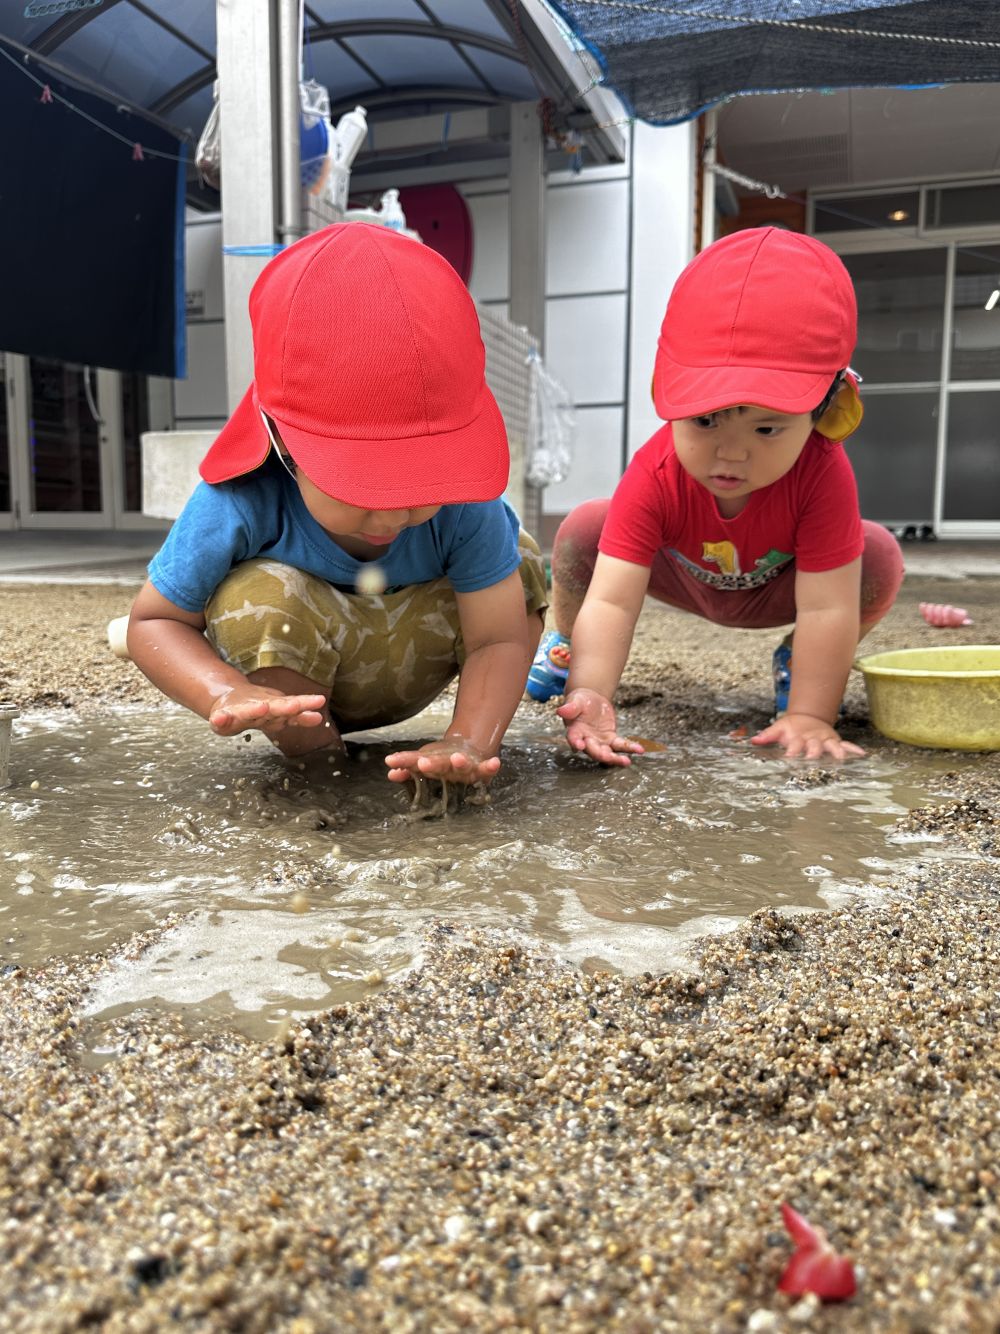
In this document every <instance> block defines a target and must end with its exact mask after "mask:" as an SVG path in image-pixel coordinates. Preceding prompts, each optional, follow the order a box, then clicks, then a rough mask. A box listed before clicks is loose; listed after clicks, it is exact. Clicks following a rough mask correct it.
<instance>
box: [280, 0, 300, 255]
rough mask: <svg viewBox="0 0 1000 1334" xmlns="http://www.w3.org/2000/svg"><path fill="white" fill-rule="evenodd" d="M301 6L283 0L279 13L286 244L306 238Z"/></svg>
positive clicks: (296, 0)
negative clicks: (301, 154) (301, 157)
mask: <svg viewBox="0 0 1000 1334" xmlns="http://www.w3.org/2000/svg"><path fill="white" fill-rule="evenodd" d="M300 15H301V6H300V4H299V0H279V11H278V84H279V99H278V106H279V129H278V140H279V147H280V162H281V225H280V229H279V234H280V236H281V240H282V241H283V242H284V244H285V245H291V243H292V242H293V241H297V240H298V239H299V237H300V236H302V235H304V230H303V227H302V178H301V162H300V160H299V118H300V115H301V102H300V98H299V80H300V78H301V77H302V73H301V69H302V57H301V49H302V48H301V31H300V27H299V24H300Z"/></svg>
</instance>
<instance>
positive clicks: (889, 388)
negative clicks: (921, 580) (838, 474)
mask: <svg viewBox="0 0 1000 1334" xmlns="http://www.w3.org/2000/svg"><path fill="white" fill-rule="evenodd" d="M841 259H843V261H844V263H845V265H846V266H847V269H848V272H849V273H850V275H851V277H852V279H853V280H854V287H855V291H856V292H857V297H858V346H857V349H856V351H855V354H854V356H853V357H852V359H851V364H852V365H853V367H854V369H855V370H857V371H858V372H859V374H860V375H861V376H862V377H863V381H864V383H863V384H862V388H861V398H862V401H863V403H864V405H865V415H864V418H863V420H862V422H861V425H860V427H859V428H858V430H857V431H856V432H855V433H854V435H852V436H850V437H849V438H848V440H847V442H846V448H847V452H848V454H849V455H850V459H851V463H852V464H853V465H854V472H855V475H856V476H857V479H858V492H859V495H860V499H861V512H862V514H864V516H865V518H866V519H874V520H875V521H876V522H880V523H887V524H890V525H896V524H907V523H922V524H927V525H930V524H932V523H933V521H934V518H935V474H936V469H937V459H938V451H939V443H938V440H939V424H940V412H941V406H940V405H941V378H942V369H941V354H942V340H943V313H944V306H945V292H946V290H947V274H948V262H947V261H948V251H947V248H946V247H943V246H942V247H934V248H932V249H919V250H907V249H899V250H888V251H880V252H878V253H875V254H872V253H862V254H842V255H841Z"/></svg>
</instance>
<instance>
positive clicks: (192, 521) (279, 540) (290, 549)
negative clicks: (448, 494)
mask: <svg viewBox="0 0 1000 1334" xmlns="http://www.w3.org/2000/svg"><path fill="white" fill-rule="evenodd" d="M518 529H519V523H518V518H517V515H516V514H515V513H514V511H513V510H512V509H511V508H510V506H509V505H508V504H507V503H506V502H505V501H503V500H489V501H486V502H485V503H482V504H470V505H445V506H443V507H442V508H441V509H440V510H438V512H437V514H435V515H434V517H433V518H432V519H428V520H427V522H426V523H421V524H418V525H417V526H416V527H415V528H404V529H403V531H402V532H401V533H400V534H399V536H398V537H397V538H396V539H395V540H394V541H393V542H392V543H391V544H390V545H389V546H388V547H386V549H385V551H384V552H383V553H382V554H381V555H380V556H379V557H378V560H377V561H359V560H356V559H355V558H354V557H353V556H349V555H348V554H347V552H346V551H343V550H342V549H341V548H340V547H339V546H338V545H337V543H336V541H335V540H334V539H333V538H332V537H331V536H330V535H329V533H327V532H325V531H324V529H323V528H321V527H320V525H319V524H318V523H317V522H316V520H315V519H314V518H313V517H312V515H311V514H310V513H309V511H308V510H307V509H306V506H305V502H304V501H303V499H302V496H301V494H300V492H299V488H298V487H297V486H296V484H295V481H294V479H293V478H292V477H291V476H290V475H289V474H288V472H287V471H286V470H285V469H284V468H283V467H282V466H281V464H280V463H279V462H278V461H277V459H275V458H273V456H272V457H270V458H268V459H267V461H266V462H265V463H264V464H262V465H261V467H259V468H257V469H255V470H254V472H252V473H248V474H247V476H245V477H239V478H236V479H235V480H234V481H232V482H218V483H216V484H214V485H209V484H208V483H207V482H199V483H198V485H197V487H196V488H195V490H194V493H193V494H192V496H191V499H190V500H189V501H188V502H187V504H186V505H185V506H184V508H183V510H182V511H181V513H180V514H179V515H178V516H177V519H176V520H175V522H174V525H173V527H172V528H171V529H170V532H169V533H168V534H167V537H166V541H165V542H164V543H163V546H162V547H161V548H160V550H159V551H158V552H157V553H156V555H155V556H154V557H153V559H152V560H151V561H150V563H149V578H150V581H151V582H152V584H153V586H154V588H156V590H157V592H159V593H162V594H163V596H164V597H165V598H167V599H168V600H169V601H170V602H172V603H173V604H174V606H176V607H180V608H181V609H182V610H184V611H191V612H200V611H203V610H204V608H205V603H206V602H207V601H208V599H209V598H210V597H211V596H212V594H213V593H214V592H215V590H216V588H217V587H218V586H219V584H220V583H221V582H222V580H223V579H224V578H225V577H226V575H227V574H228V573H229V571H230V570H231V569H232V568H233V566H234V565H239V564H240V563H241V562H242V561H245V560H251V559H252V558H253V557H254V556H262V557H266V558H267V559H269V560H276V561H281V562H282V563H283V564H285V565H293V566H295V567H296V568H297V569H299V570H304V571H306V573H308V574H315V575H318V576H319V578H320V579H325V580H326V581H327V583H329V584H333V585H334V586H335V587H337V588H339V589H341V590H342V591H343V592H345V593H353V592H355V589H356V585H357V580H358V572H359V571H360V570H362V569H363V568H364V567H365V566H371V565H374V564H377V565H378V566H379V568H380V569H381V570H382V572H383V574H384V576H385V580H386V588H387V590H388V591H393V590H396V589H400V588H405V587H406V586H408V585H410V584H425V583H429V582H430V581H431V580H432V579H440V578H441V577H442V576H445V577H447V578H448V580H449V582H450V583H451V585H452V587H453V588H454V589H455V591H456V592H458V593H475V592H477V591H478V590H479V589H481V588H490V587H491V586H492V585H493V584H498V583H499V582H500V580H501V579H506V578H507V576H508V575H509V574H511V573H512V572H513V571H514V570H516V569H517V567H518V566H519V565H520V563H521V558H520V555H519V554H518V550H517V535H518Z"/></svg>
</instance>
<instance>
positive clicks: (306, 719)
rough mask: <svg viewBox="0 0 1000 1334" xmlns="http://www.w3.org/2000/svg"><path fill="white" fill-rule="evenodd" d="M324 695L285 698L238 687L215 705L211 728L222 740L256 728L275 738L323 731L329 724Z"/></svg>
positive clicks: (259, 689)
mask: <svg viewBox="0 0 1000 1334" xmlns="http://www.w3.org/2000/svg"><path fill="white" fill-rule="evenodd" d="M325 707H326V698H325V696H323V695H285V694H282V692H281V691H280V690H273V689H271V688H270V687H269V686H261V685H254V684H253V683H252V682H250V681H247V683H246V684H245V685H242V686H235V687H234V688H233V689H232V690H228V691H226V693H225V694H224V695H220V696H219V698H218V699H217V700H216V701H215V703H214V704H213V705H212V710H211V712H210V713H209V715H208V722H209V726H210V727H211V728H212V731H213V732H215V733H217V734H218V735H219V736H235V735H236V734H237V732H242V731H245V730H246V728H248V727H251V728H252V727H255V728H257V730H258V731H260V732H263V733H264V734H265V735H266V736H269V737H272V738H273V737H275V736H277V735H278V733H279V732H283V731H284V730H285V729H286V728H288V727H319V725H320V724H321V723H322V722H324V721H325V713H324V710H325Z"/></svg>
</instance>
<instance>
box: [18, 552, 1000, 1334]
mask: <svg viewBox="0 0 1000 1334" xmlns="http://www.w3.org/2000/svg"><path fill="white" fill-rule="evenodd" d="M998 585H1000V580H994V579H986V578H982V579H971V580H967V581H965V582H964V583H962V584H961V585H956V584H954V583H947V582H941V583H935V582H933V581H930V580H908V581H907V584H906V585H905V586H904V593H903V596H902V597H901V599H900V602H899V603H898V605H897V607H896V608H895V609H894V610H893V612H892V613H891V615H890V616H889V617H888V618H887V620H886V621H885V622H884V623H883V625H882V626H880V627H879V628H878V629H877V630H876V631H875V632H874V633H873V635H872V636H871V637H870V641H869V642H870V647H871V648H872V649H876V648H880V647H900V646H903V645H916V644H923V643H927V644H930V643H941V642H950V643H958V642H966V643H971V642H979V643H982V642H994V643H996V642H1000V597H998V593H1000V587H998ZM0 595H2V598H3V606H4V617H3V624H2V627H0V699H6V700H12V701H14V702H16V703H18V704H20V705H21V706H22V707H25V708H30V707H34V706H38V707H44V708H53V707H56V708H58V707H65V708H67V709H68V710H73V711H79V712H86V711H88V710H92V709H95V708H103V707H105V705H106V703H107V702H108V701H111V702H113V703H121V702H126V701H142V700H148V701H150V702H151V703H152V702H155V700H156V699H157V696H156V694H155V692H154V691H153V690H152V689H151V688H150V687H148V686H147V685H146V684H145V683H144V682H143V681H142V679H141V678H140V677H139V676H138V674H137V673H136V672H135V671H134V669H133V668H132V667H131V666H130V665H129V664H122V663H119V662H116V661H115V660H113V659H112V658H111V657H110V656H109V655H108V653H107V651H106V648H105V646H104V641H103V626H104V623H105V622H106V621H107V619H108V618H109V617H110V616H112V615H116V614H119V613H120V612H122V611H124V610H126V609H127V604H128V600H129V595H128V593H127V591H125V590H122V589H120V588H106V587H104V588H102V587H73V586H64V587H45V586H33V587H32V586H16V585H15V586H7V587H4V588H3V590H2V594H0ZM921 599H928V600H935V601H960V602H962V603H963V604H964V605H966V606H967V607H968V608H969V610H970V612H971V614H972V615H973V616H974V617H975V620H976V624H975V625H974V626H973V627H970V628H967V629H962V630H951V631H943V630H932V629H930V628H929V627H927V626H925V625H924V623H923V622H922V621H921V620H920V618H919V616H918V614H917V610H916V604H917V602H918V601H919V600H921ZM776 637H777V636H776V635H775V634H774V633H766V634H765V633H761V632H747V631H744V632H734V631H719V630H716V629H714V628H713V627H710V626H707V625H704V624H702V623H700V622H697V621H694V620H691V619H687V618H684V617H681V616H679V615H676V614H674V613H671V612H666V611H663V610H660V609H653V608H651V609H650V610H649V611H648V612H647V613H645V614H644V617H643V620H642V622H641V625H640V630H639V634H638V637H637V641H636V645H635V648H634V651H633V655H632V658H631V660H630V663H629V666H628V668H627V671H626V676H625V679H624V682H623V686H622V690H621V693H620V701H621V703H622V704H623V705H624V706H625V708H624V714H623V724H624V726H625V727H626V728H627V729H628V731H630V732H633V733H638V734H641V735H645V736H656V737H662V738H665V739H667V740H669V737H670V735H672V734H676V733H678V732H681V731H687V732H690V731H698V730H700V729H702V728H708V727H711V728H712V731H713V733H716V732H717V730H718V714H717V713H716V707H717V705H718V703H719V702H720V700H723V699H724V700H726V701H727V702H729V703H731V704H733V705H734V706H736V707H737V709H738V711H739V712H738V715H737V718H736V719H735V720H734V721H739V720H741V719H742V720H743V721H745V722H747V723H748V724H749V725H751V726H753V727H756V726H757V725H759V724H760V723H762V722H763V721H764V720H765V718H766V715H767V711H768V707H769V688H768V680H767V676H768V667H769V660H770V652H771V648H772V647H773V644H774V642H775V640H776ZM848 706H849V713H848V722H847V726H846V728H845V734H846V735H848V736H850V737H851V738H852V739H855V740H858V741H859V742H860V743H861V744H863V745H865V746H868V747H870V748H872V749H875V748H878V749H880V750H882V751H888V752H891V751H892V748H893V747H892V743H889V742H886V741H884V740H882V739H881V738H879V737H877V736H876V735H875V734H874V733H873V732H872V731H871V730H870V729H869V728H868V726H867V714H866V706H865V700H864V694H863V689H862V687H861V685H860V681H859V680H858V681H855V682H853V683H852V685H851V688H850V691H849V695H848ZM526 707H529V708H532V707H534V708H539V707H541V706H530V705H529V706H526ZM801 775H802V781H804V782H810V781H826V776H825V775H824V774H823V773H822V772H820V771H819V770H815V769H814V770H809V769H803V770H802V771H801ZM949 783H950V786H949ZM945 787H946V788H947V790H946V791H945V792H944V793H943V795H942V796H941V798H940V799H939V800H938V801H937V802H936V803H934V804H928V806H927V807H926V808H924V809H921V810H918V811H915V812H911V814H910V815H909V816H908V817H907V818H906V820H905V821H904V823H905V824H906V825H907V826H908V827H910V828H912V829H917V830H929V831H936V832H937V833H939V834H942V835H944V837H945V838H946V839H947V840H948V842H949V844H951V845H952V846H953V847H955V848H957V849H961V850H962V851H963V853H964V854H965V859H964V860H961V861H953V862H950V863H948V864H947V865H941V864H936V863H930V862H928V863H925V864H923V865H922V866H919V865H918V867H917V869H916V870H915V871H914V872H913V873H912V874H909V875H908V876H907V878H906V879H905V880H901V881H900V883H898V885H897V886H896V888H895V891H894V892H893V893H892V894H891V895H890V896H889V898H888V901H886V902H884V903H882V904H880V905H878V906H872V905H867V906H858V907H852V908H850V909H849V910H842V911H837V912H829V913H821V914H815V915H809V916H805V917H794V918H785V917H782V916H780V915H778V914H775V913H772V912H762V913H759V914H756V915H755V916H754V917H753V918H751V919H750V920H749V921H748V922H747V923H746V924H745V926H743V927H742V928H740V929H739V930H737V931H736V932H734V933H733V934H732V935H729V936H726V937H723V938H720V939H716V940H713V941H710V942H706V943H705V945H704V947H703V948H702V949H701V951H700V970H699V972H698V973H697V974H695V975H693V976H673V975H667V976H663V977H652V976H649V975H647V976H644V977H642V978H632V979H626V978H621V977H617V976H612V975H609V974H599V975H597V976H582V975H580V974H577V973H575V972H572V971H569V970H568V969H567V967H566V966H565V965H563V964H561V963H559V962H557V961H555V960H554V959H553V958H551V957H550V956H549V955H548V954H546V952H545V951H544V950H540V949H538V948H537V947H536V946H535V945H534V944H533V943H532V942H529V941H525V940H521V939H515V938H514V937H512V936H511V935H509V934H508V933H505V932H503V931H502V930H498V931H497V932H495V933H491V934H482V933H475V932H470V931H468V930H466V929H465V928H464V926H463V924H462V923H461V922H451V923H443V924H442V925H441V926H440V927H439V928H437V929H436V931H435V932H434V933H433V936H432V939H431V942H430V946H429V951H428V957H427V962H426V963H425V965H424V966H423V967H422V968H421V969H420V971H418V972H417V973H415V974H412V975H411V976H409V977H408V978H406V979H405V980H403V981H402V982H400V983H398V984H397V985H395V986H393V987H391V988H389V989H387V990H386V991H385V992H384V993H383V994H381V995H379V996H376V997H373V998H372V999H370V1000H368V1001H365V1002H364V1003H361V1004H358V1005H357V1006H352V1007H349V1008H343V1009H338V1010H334V1011H331V1012H329V1013H328V1014H326V1015H323V1016H321V1017H319V1018H318V1019H314V1020H311V1021H310V1022H309V1023H305V1024H302V1025H301V1026H296V1027H293V1028H292V1029H291V1030H290V1031H289V1032H288V1034H287V1036H286V1037H285V1039H284V1041H283V1042H281V1043H278V1044H274V1045H272V1046H269V1047H264V1048H262V1047H258V1046H255V1045H253V1044H252V1043H250V1042H248V1041H246V1040H244V1039H241V1038H239V1037H237V1036H235V1035H226V1034H222V1035H217V1036H215V1037H209V1038H206V1037H201V1038H198V1039H193V1038H191V1037H190V1036H188V1035H186V1034H185V1033H184V1032H183V1031H182V1030H181V1029H180V1028H179V1027H174V1026H172V1025H171V1023H170V1022H164V1021H162V1020H155V1021H154V1020H153V1019H152V1018H151V1017H149V1016H143V1015H138V1016H133V1017H132V1018H130V1019H127V1020H123V1021H120V1022H119V1025H118V1030H117V1039H118V1045H119V1047H120V1054H119V1055H118V1056H117V1057H116V1058H115V1059H113V1060H111V1061H109V1062H107V1063H106V1064H104V1065H102V1066H100V1067H95V1066H94V1063H93V1061H88V1060H86V1059H84V1058H83V1047H82V1044H81V1043H80V1041H79V1038H78V1034H77V1029H78V1026H79V1025H78V1018H77V1015H78V1013H79V1006H80V999H81V997H82V996H83V994H84V993H85V991H86V988H87V985H88V982H89V981H90V980H91V979H92V978H94V977H95V976H97V975H99V974H100V973H101V972H102V971H103V970H104V969H105V968H106V967H107V961H106V960H105V959H102V958H101V957H93V958H84V959H79V960H70V961H64V962H62V963H59V964H56V965H53V966H51V967H49V968H47V969H44V970H41V971H38V972H34V973H28V972H25V971H20V970H17V969H14V968H12V967H9V966H8V967H4V965H3V961H2V958H0V1310H2V1311H3V1316H2V1319H0V1323H2V1325H3V1327H4V1329H9V1330H11V1331H22V1330H24V1331H29V1330H30V1331H45V1332H46V1334H51V1332H55V1331H63V1330H71V1329H78V1328H83V1327H85V1326H86V1327H90V1328H99V1329H101V1330H109V1331H119V1330H120V1331H125V1330H128V1331H158V1330H163V1329H167V1328H183V1329H192V1330H194V1329H196V1330H211V1331H214V1330H220V1331H221V1330H239V1331H248V1332H251V1334H254V1332H256V1331H260V1332H261V1334H264V1332H265V1331H272V1330H275V1331H294V1332H295V1334H310V1332H312V1334H318V1332H319V1331H340V1330H345V1329H359V1330H392V1331H425V1330H426V1331H435V1334H436V1332H437V1331H451V1330H460V1329H471V1330H477V1331H480V1330H483V1331H488V1330H501V1329H503V1330H523V1331H552V1332H553V1334H556V1332H558V1334H562V1332H563V1331H565V1332H567V1334H573V1332H575V1331H603V1330H614V1331H618V1330H620V1331H628V1334H644V1332H645V1331H650V1332H652V1331H660V1330H664V1331H672V1330H680V1331H743V1330H746V1331H793V1330H803V1329H805V1330H817V1331H827V1330H829V1331H833V1330H837V1331H842V1330H843V1331H870V1330H887V1331H913V1332H915V1334H916V1332H920V1334H937V1332H938V1331H948V1332H949V1334H950V1332H951V1331H960V1330H970V1331H984V1332H986V1331H990V1332H995V1331H997V1330H1000V1162H998V1157H1000V1154H998V1151H1000V1046H998V1041H997V1034H998V1020H1000V1001H998V998H997V988H996V979H997V976H998V969H1000V934H998V932H997V921H998V910H997V903H998V900H997V889H998V876H997V868H998V864H1000V863H998V860H997V858H998V857H1000V819H998V815H997V812H998V810H1000V804H998V796H1000V755H997V754H994V755H984V756H983V757H982V758H981V759H980V760H979V761H978V762H977V764H976V765H975V766H970V767H968V769H967V770H966V771H965V777H964V778H959V776H958V775H957V774H956V775H955V776H954V777H953V779H947V780H946V781H945ZM473 818H474V816H473ZM3 892H4V887H3V886H0V894H2V893H3ZM144 944H145V942H144V940H142V939H138V940H135V941H133V942H132V943H131V944H130V945H129V946H128V951H130V952H133V953H134V952H136V951H139V950H141V949H142V948H143V947H144ZM0 954H2V946H0ZM783 1200H787V1201H790V1202H791V1203H792V1204H793V1205H794V1206H795V1207H796V1208H798V1209H799V1210H800V1211H801V1212H802V1213H804V1214H805V1215H806V1216H807V1217H809V1218H810V1219H811V1220H812V1221H814V1222H815V1223H817V1224H819V1225H821V1226H822V1227H824V1228H825V1229H826V1230H827V1231H828V1233H829V1235H830V1237H831V1239H832V1241H833V1243H834V1244H835V1245H836V1246H837V1247H838V1248H839V1249H841V1250H842V1251H844V1252H845V1253H847V1254H848V1255H850V1256H851V1257H852V1258H853V1260H854V1261H855V1264H856V1266H857V1271H858V1292H857V1294H856V1296H855V1297H854V1298H852V1299H851V1300H850V1301H849V1302H847V1303H845V1304H843V1305H839V1306H833V1305H830V1306H821V1305H820V1304H819V1303H818V1301H816V1300H815V1299H813V1298H809V1297H806V1298H801V1299H797V1298H794V1297H787V1296H784V1295H782V1294H780V1293H778V1292H777V1291H776V1284H777V1280H778V1277H779V1275H780V1273H781V1271H782V1268H783V1266H784V1264H785V1263H786V1261H787V1259H788V1257H789V1254H790V1250H791V1248H790V1244H789V1242H788V1239H787V1237H786V1235H785V1233H784V1231H783V1229H782V1227H781V1223H780V1214H779V1206H780V1203H781V1201H783Z"/></svg>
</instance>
